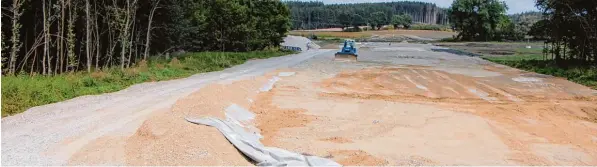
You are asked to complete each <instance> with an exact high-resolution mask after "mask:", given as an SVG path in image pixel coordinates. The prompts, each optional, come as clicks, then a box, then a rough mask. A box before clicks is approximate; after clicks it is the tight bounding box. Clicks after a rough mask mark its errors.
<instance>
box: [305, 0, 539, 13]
mask: <svg viewBox="0 0 597 167" xmlns="http://www.w3.org/2000/svg"><path fill="white" fill-rule="evenodd" d="M304 1H311V0H304ZM315 1H322V2H323V3H326V4H330V3H364V2H392V1H401V0H315ZM410 1H420V2H430V3H435V4H436V5H438V6H440V7H449V6H450V5H451V4H452V1H453V0H410ZM502 1H505V2H506V4H507V5H508V14H516V13H521V12H527V11H537V8H536V7H535V0H502Z"/></svg>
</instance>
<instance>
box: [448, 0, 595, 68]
mask: <svg viewBox="0 0 597 167" xmlns="http://www.w3.org/2000/svg"><path fill="white" fill-rule="evenodd" d="M536 6H537V7H538V8H539V9H540V10H541V12H539V13H537V12H527V13H523V14H519V15H511V16H506V15H505V13H506V10H507V6H506V4H505V3H504V2H503V1H500V0H484V1H479V0H455V1H454V2H453V3H452V6H451V7H450V8H449V9H448V13H449V15H450V20H451V23H452V27H454V29H456V30H457V31H458V32H459V33H458V36H457V37H456V38H457V39H458V40H463V41H495V40H497V41H501V40H521V39H523V38H525V37H526V36H531V37H533V38H534V39H537V40H543V41H545V48H544V52H545V53H546V54H549V55H551V56H552V57H553V59H554V62H555V63H556V64H557V65H558V66H560V67H566V66H574V65H593V66H595V65H597V1H595V0H537V1H536Z"/></svg>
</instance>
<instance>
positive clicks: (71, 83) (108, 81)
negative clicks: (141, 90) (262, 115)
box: [2, 51, 292, 117]
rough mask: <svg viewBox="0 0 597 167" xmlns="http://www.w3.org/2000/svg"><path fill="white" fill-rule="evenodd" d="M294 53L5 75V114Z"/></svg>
mask: <svg viewBox="0 0 597 167" xmlns="http://www.w3.org/2000/svg"><path fill="white" fill-rule="evenodd" d="M291 53H292V52H281V51H254V52H200V53H187V54H183V55H180V56H175V57H173V58H170V59H166V58H164V57H159V58H152V59H150V60H149V61H142V62H140V63H139V64H138V65H136V66H135V67H131V68H127V69H125V70H121V69H119V68H110V69H105V70H102V71H96V72H93V73H87V72H76V73H65V74H59V75H54V76H44V75H34V76H29V75H26V74H22V75H16V76H2V117H5V116H9V115H14V114H18V113H21V112H23V111H25V110H27V109H28V108H31V107H34V106H39V105H44V104H50V103H55V102H59V101H63V100H67V99H71V98H74V97H77V96H83V95H93V94H101V93H109V92H115V91H119V90H122V89H125V88H127V87H129V86H131V85H133V84H137V83H142V82H150V81H162V80H169V79H177V78H184V77H188V76H191V75H193V74H196V73H202V72H210V71H218V70H222V69H225V68H228V67H231V66H234V65H238V64H242V63H244V62H246V61H247V60H251V59H263V58H269V57H277V56H283V55H287V54H291Z"/></svg>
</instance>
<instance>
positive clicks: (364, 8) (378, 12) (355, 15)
mask: <svg viewBox="0 0 597 167" xmlns="http://www.w3.org/2000/svg"><path fill="white" fill-rule="evenodd" d="M285 3H286V4H287V5H288V7H289V8H290V13H291V19H292V29H317V28H344V27H350V26H364V25H368V24H369V25H371V26H374V27H378V28H379V27H380V26H381V25H389V24H391V23H393V20H396V19H397V18H396V17H395V16H404V15H408V16H409V17H408V18H409V19H410V20H412V22H414V23H423V24H448V23H449V21H448V15H447V11H446V9H444V8H440V7H437V6H436V5H435V4H432V3H424V2H409V1H402V2H386V3H357V4H324V3H323V2H315V1H313V2H304V1H287V2H285ZM399 21H401V19H399Z"/></svg>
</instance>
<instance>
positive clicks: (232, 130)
mask: <svg viewBox="0 0 597 167" xmlns="http://www.w3.org/2000/svg"><path fill="white" fill-rule="evenodd" d="M185 119H186V120H187V121H189V122H191V123H195V124H200V125H207V126H212V127H215V128H217V129H218V130H219V131H220V132H221V133H222V134H224V136H225V137H226V139H228V141H230V143H232V145H234V147H236V148H237V149H238V150H239V151H240V152H242V153H243V154H244V155H246V156H247V157H249V158H251V159H252V160H253V161H255V162H257V165H258V166H341V165H340V164H338V163H336V162H334V161H332V160H330V159H326V158H321V157H317V156H305V155H301V154H297V153H293V152H290V151H286V150H283V149H279V148H274V147H265V146H263V144H261V142H260V141H259V136H258V134H257V133H249V132H247V131H245V129H244V128H242V127H241V126H240V125H239V124H238V123H234V122H232V121H230V120H225V121H223V120H220V119H218V118H211V117H207V118H202V119H190V118H185Z"/></svg>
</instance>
